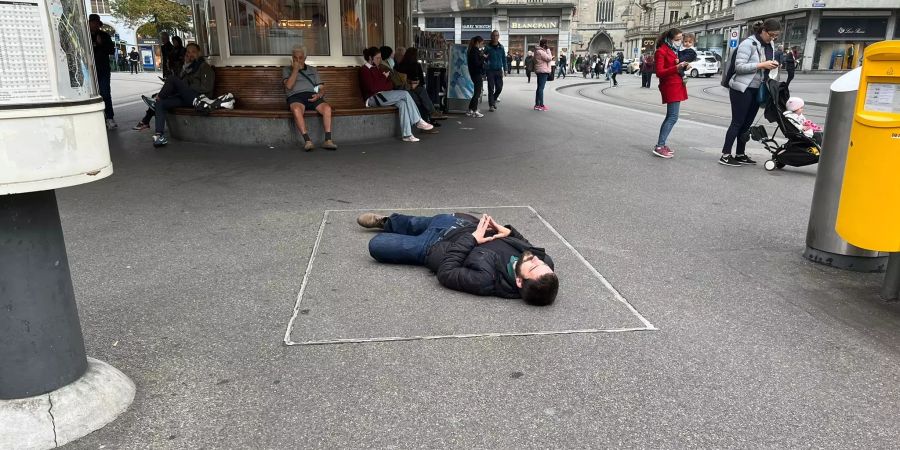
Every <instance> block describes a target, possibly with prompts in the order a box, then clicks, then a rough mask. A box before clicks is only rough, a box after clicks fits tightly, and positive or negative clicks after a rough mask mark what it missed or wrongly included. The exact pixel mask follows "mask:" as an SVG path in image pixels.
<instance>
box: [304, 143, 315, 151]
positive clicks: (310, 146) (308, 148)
mask: <svg viewBox="0 0 900 450" xmlns="http://www.w3.org/2000/svg"><path fill="white" fill-rule="evenodd" d="M314 148H316V146H315V145H313V143H312V141H305V142H304V143H303V150H306V151H308V152H311V151H312V150H313V149H314Z"/></svg>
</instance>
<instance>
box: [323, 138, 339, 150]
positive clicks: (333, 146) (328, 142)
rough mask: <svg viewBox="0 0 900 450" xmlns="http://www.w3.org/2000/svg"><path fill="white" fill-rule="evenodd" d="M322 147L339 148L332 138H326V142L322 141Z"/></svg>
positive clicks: (328, 148) (326, 148)
mask: <svg viewBox="0 0 900 450" xmlns="http://www.w3.org/2000/svg"><path fill="white" fill-rule="evenodd" d="M322 148H324V149H325V150H337V144H335V143H334V141H332V140H331V139H325V142H323V143H322Z"/></svg>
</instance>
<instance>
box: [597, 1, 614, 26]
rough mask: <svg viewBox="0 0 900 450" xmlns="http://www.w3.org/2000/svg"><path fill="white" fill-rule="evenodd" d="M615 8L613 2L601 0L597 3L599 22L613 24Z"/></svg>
mask: <svg viewBox="0 0 900 450" xmlns="http://www.w3.org/2000/svg"><path fill="white" fill-rule="evenodd" d="M614 6H615V2H614V1H613V0H600V1H599V2H597V22H600V23H603V22H612V21H613V14H614V13H613V7H614Z"/></svg>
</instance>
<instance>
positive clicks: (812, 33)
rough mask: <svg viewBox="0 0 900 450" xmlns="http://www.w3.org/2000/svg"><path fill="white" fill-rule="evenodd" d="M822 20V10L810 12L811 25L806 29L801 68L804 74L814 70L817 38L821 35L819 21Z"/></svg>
mask: <svg viewBox="0 0 900 450" xmlns="http://www.w3.org/2000/svg"><path fill="white" fill-rule="evenodd" d="M821 18H822V11H821V10H818V9H813V10H811V11H810V12H809V25H808V26H807V27H806V44H805V45H804V47H803V59H802V61H803V63H802V65H801V66H800V67H801V72H803V73H808V72H809V71H811V70H812V69H813V67H812V63H813V56H814V55H815V54H816V41H817V39H816V38H817V37H818V35H819V21H820V19H821Z"/></svg>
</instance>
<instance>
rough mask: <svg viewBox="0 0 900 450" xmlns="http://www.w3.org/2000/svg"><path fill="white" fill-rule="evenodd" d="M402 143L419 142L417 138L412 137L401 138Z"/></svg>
mask: <svg viewBox="0 0 900 450" xmlns="http://www.w3.org/2000/svg"><path fill="white" fill-rule="evenodd" d="M403 142H419V138H417V137H415V136H413V135H409V136H403Z"/></svg>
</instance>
